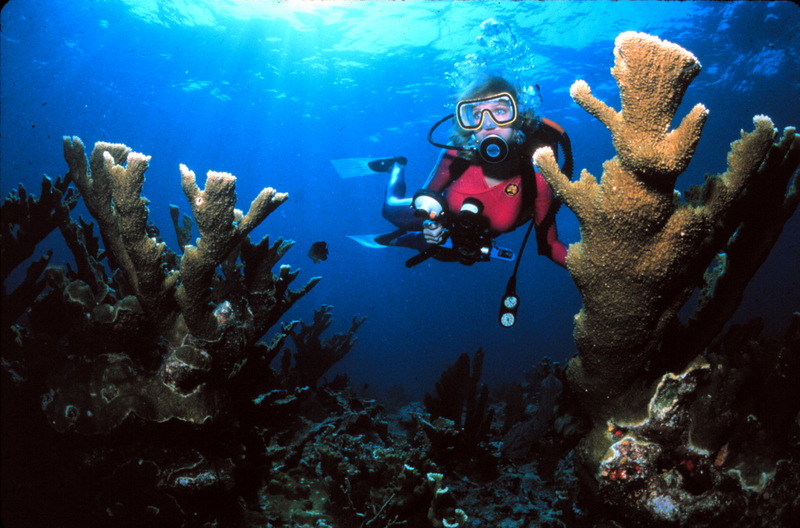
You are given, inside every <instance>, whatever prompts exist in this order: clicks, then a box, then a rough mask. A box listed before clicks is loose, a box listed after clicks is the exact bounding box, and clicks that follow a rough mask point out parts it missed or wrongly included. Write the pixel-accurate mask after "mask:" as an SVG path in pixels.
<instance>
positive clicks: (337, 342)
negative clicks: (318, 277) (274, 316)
mask: <svg viewBox="0 0 800 528" xmlns="http://www.w3.org/2000/svg"><path fill="white" fill-rule="evenodd" d="M332 309H333V307H332V306H330V305H323V306H322V307H321V308H320V309H319V310H316V311H315V312H314V322H313V323H312V324H310V325H306V324H305V323H303V322H300V325H299V330H296V331H295V332H292V333H291V334H289V335H290V337H291V338H292V341H294V343H295V347H296V351H295V353H294V355H293V359H294V372H295V373H296V375H297V376H296V377H297V379H296V380H294V381H295V383H296V384H297V385H301V386H302V385H308V386H310V387H316V386H317V381H318V380H319V378H320V377H321V376H322V375H323V374H324V373H325V372H327V371H328V370H329V369H330V368H331V367H332V366H333V365H334V364H335V363H337V362H338V361H339V360H340V359H342V358H343V357H344V356H345V355H346V354H347V353H348V352H349V351H350V349H351V348H353V345H354V344H355V341H356V337H355V334H356V331H358V327H360V326H361V325H362V324H363V323H364V321H366V320H367V318H366V317H353V323H352V325H351V326H350V330H349V331H348V332H347V333H346V334H337V335H335V336H333V337H332V338H330V339H321V337H320V336H321V335H322V333H323V332H325V330H327V329H328V327H330V325H331V319H332V315H331V310H332ZM287 354H288V352H287ZM288 359H289V358H288V356H287V358H286V359H285V360H284V364H285V365H287V367H288Z"/></svg>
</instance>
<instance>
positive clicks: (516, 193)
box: [427, 150, 567, 267]
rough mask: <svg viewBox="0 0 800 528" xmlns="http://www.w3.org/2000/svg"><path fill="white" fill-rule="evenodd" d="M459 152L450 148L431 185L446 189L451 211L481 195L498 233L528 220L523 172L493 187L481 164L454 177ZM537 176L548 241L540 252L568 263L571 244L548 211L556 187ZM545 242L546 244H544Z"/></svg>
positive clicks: (542, 231)
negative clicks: (561, 235) (452, 168)
mask: <svg viewBox="0 0 800 528" xmlns="http://www.w3.org/2000/svg"><path fill="white" fill-rule="evenodd" d="M456 156H458V153H457V152H456V151H454V150H449V151H447V153H446V154H445V155H444V156H442V159H441V162H440V163H439V166H438V168H437V169H436V173H435V174H434V175H433V177H432V178H431V180H430V182H429V183H428V185H427V188H428V189H430V190H432V191H435V192H439V193H441V192H444V197H445V199H446V200H447V206H448V207H449V208H450V210H451V211H459V210H461V205H462V204H463V203H464V200H465V199H466V198H467V197H470V196H472V197H475V198H477V199H478V200H480V201H481V203H483V216H485V217H486V218H488V220H489V228H490V229H491V231H492V232H493V234H495V235H497V234H500V233H508V232H510V231H513V230H514V229H515V228H516V227H518V226H519V225H520V224H521V223H523V221H521V220H527V219H521V218H519V216H520V214H521V213H522V207H523V193H524V192H525V191H524V189H523V186H522V175H521V174H516V175H514V176H513V177H511V178H509V179H507V180H503V181H502V182H501V183H499V184H497V185H495V186H493V187H489V184H488V183H486V178H485V177H484V174H483V169H482V168H481V166H480V165H476V164H470V165H469V166H468V167H467V169H466V170H465V171H464V172H463V173H462V174H461V175H460V176H459V177H458V178H457V179H455V180H452V181H451V173H450V165H451V164H452V163H453V160H454V159H455V158H456ZM535 178H536V199H535V200H534V204H533V215H534V222H535V223H536V230H537V233H538V234H539V237H538V238H539V240H541V241H544V242H545V244H542V243H540V247H539V252H540V253H542V254H544V255H545V256H547V257H549V258H550V259H552V260H553V262H555V263H556V264H558V265H560V266H564V267H566V263H565V259H566V256H567V246H566V245H565V244H564V243H563V242H561V241H560V240H559V239H558V232H557V230H556V223H555V218H554V215H552V214H551V215H548V212H549V211H550V208H551V207H552V205H553V200H554V197H553V191H552V190H551V189H550V186H549V185H547V182H546V181H545V180H544V178H543V177H542V175H541V174H539V173H538V172H536V173H535ZM443 190H444V191H443ZM542 245H546V247H541V246H542Z"/></svg>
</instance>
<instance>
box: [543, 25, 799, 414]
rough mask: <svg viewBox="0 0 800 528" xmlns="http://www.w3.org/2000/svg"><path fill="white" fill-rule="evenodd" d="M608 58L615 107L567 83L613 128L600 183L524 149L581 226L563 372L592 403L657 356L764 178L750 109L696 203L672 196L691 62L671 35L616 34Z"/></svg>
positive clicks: (698, 116)
mask: <svg viewBox="0 0 800 528" xmlns="http://www.w3.org/2000/svg"><path fill="white" fill-rule="evenodd" d="M615 57H616V61H615V66H614V68H613V69H612V70H611V72H612V75H613V76H614V77H615V78H616V80H617V84H618V86H619V88H620V94H621V98H622V110H621V111H619V112H617V111H615V110H613V109H611V108H610V107H608V106H607V105H605V103H603V102H601V101H599V100H597V99H595V98H594V97H593V96H592V95H591V92H590V90H589V87H588V85H587V84H586V83H585V82H583V81H578V82H576V83H575V84H574V85H573V87H572V90H571V93H572V96H573V98H574V99H575V101H576V102H577V103H578V104H579V105H581V106H582V107H583V108H585V109H586V110H587V111H588V112H589V113H591V114H592V115H594V116H595V117H597V118H598V119H599V120H600V121H601V122H603V123H604V124H605V125H606V126H607V127H608V128H609V130H610V131H611V133H612V136H613V139H614V146H615V148H616V150H617V156H616V157H614V158H613V159H611V160H609V161H607V162H605V164H604V165H603V169H604V172H603V177H602V181H601V182H600V183H598V181H597V180H596V178H595V177H594V176H592V175H591V174H589V173H588V172H587V171H586V170H584V171H583V172H582V173H581V177H580V180H579V181H577V182H570V181H569V180H568V178H567V177H566V176H565V175H564V174H562V173H561V172H560V171H559V169H558V165H557V164H556V161H555V159H554V157H553V155H552V152H551V151H550V150H549V149H547V148H543V149H539V150H538V151H537V152H536V153H535V154H534V161H535V163H536V164H537V165H538V166H539V168H540V170H541V172H542V174H543V175H544V177H545V179H546V180H547V181H548V183H549V184H550V185H551V186H552V187H553V189H554V191H555V193H556V194H557V195H558V197H559V198H560V199H561V200H563V202H564V203H565V204H566V205H567V206H568V207H569V208H570V209H572V210H573V211H574V212H575V214H576V215H577V217H578V220H579V221H580V224H581V241H580V242H578V243H576V244H573V245H572V246H571V247H570V251H569V254H568V256H567V267H568V269H569V271H570V273H571V274H572V277H573V279H574V280H575V283H576V285H577V286H578V289H579V290H580V292H581V295H582V297H583V306H582V308H581V311H580V313H578V314H577V315H576V317H575V332H574V336H575V340H576V343H577V345H578V349H579V351H580V354H579V356H578V357H576V358H575V359H573V360H572V361H571V362H570V364H569V366H568V369H567V375H568V379H569V381H570V382H571V384H572V386H573V388H574V389H577V391H578V393H579V394H582V395H584V396H585V397H586V398H585V402H586V403H587V404H588V405H590V406H591V407H592V408H595V409H597V407H598V406H599V407H603V406H605V405H606V404H607V403H609V402H610V399H612V398H613V397H614V396H616V395H619V394H621V393H622V392H624V391H625V390H627V389H628V388H629V387H630V385H631V384H632V383H633V382H634V380H636V379H637V377H639V376H641V375H642V372H643V370H644V368H645V366H646V365H647V363H648V362H649V361H652V360H653V359H654V358H655V357H657V354H658V353H659V352H660V351H661V349H662V343H663V339H664V336H665V333H666V331H667V330H668V329H670V328H674V326H675V324H676V320H677V319H676V318H677V312H678V310H679V309H680V308H681V306H682V305H683V304H684V303H685V302H686V301H687V299H688V298H689V297H690V295H691V293H692V292H693V291H694V290H695V288H696V286H697V285H698V284H700V283H701V281H702V276H703V272H704V271H705V269H706V268H707V267H708V265H709V264H710V263H711V261H712V259H713V258H714V256H715V255H716V254H717V253H718V252H720V251H722V250H723V248H724V246H725V244H726V241H727V240H728V239H729V238H730V237H731V236H732V235H733V233H734V232H735V230H736V229H737V228H738V227H739V224H740V223H741V221H742V215H741V208H742V204H743V203H744V202H745V201H746V199H747V198H748V191H749V190H750V189H751V188H752V187H754V186H755V184H756V183H757V182H758V180H759V179H761V178H769V177H770V176H771V175H770V174H769V173H766V174H762V172H763V170H760V169H762V163H763V162H764V160H765V159H766V158H767V155H768V153H770V152H771V151H775V149H776V147H774V146H773V141H774V139H775V137H776V131H775V130H774V128H773V125H772V122H771V121H770V120H769V118H767V117H765V116H757V117H756V118H755V119H754V122H755V130H754V131H753V132H752V133H743V134H742V139H741V140H739V141H737V142H735V143H734V144H733V145H732V149H731V153H730V154H729V156H728V170H727V172H726V173H725V174H723V175H722V176H719V177H712V178H709V179H708V181H707V183H706V185H705V186H704V187H705V192H704V193H702V194H703V197H704V199H703V200H702V203H685V202H682V201H680V200H679V199H677V198H676V193H675V191H674V184H675V180H676V178H677V176H678V175H679V174H680V173H681V172H682V171H683V170H684V169H685V168H686V166H687V164H688V162H689V160H691V158H692V155H693V154H694V149H695V147H696V145H697V141H698V140H699V137H700V131H701V129H702V125H703V122H704V120H705V116H706V114H707V111H706V109H705V107H703V106H702V105H697V106H695V107H694V109H693V110H692V111H691V112H690V113H689V114H688V115H687V116H686V117H685V118H684V119H683V121H682V123H681V125H680V126H679V127H678V128H677V129H675V130H672V131H670V130H669V124H670V123H671V122H672V119H673V117H674V114H675V111H676V110H677V107H678V105H679V104H680V101H681V99H682V97H683V94H684V93H685V90H686V87H687V86H688V84H689V83H690V82H691V80H692V79H693V78H694V77H695V76H696V75H697V73H698V72H699V69H700V65H699V63H698V62H697V60H696V59H695V58H694V56H693V55H692V54H691V53H689V52H688V51H686V50H683V49H682V48H680V47H679V46H677V45H675V44H671V43H668V42H663V41H661V40H659V39H658V38H656V37H652V36H650V35H645V34H641V33H633V32H628V33H623V34H621V35H620V36H619V37H618V38H617V40H616V49H615ZM787 134H791V136H792V137H791V138H790V139H789V140H788V141H783V142H782V143H780V145H785V146H784V148H783V150H779V151H778V152H775V153H774V155H775V156H777V157H778V159H781V158H785V157H790V155H789V152H790V151H791V149H792V148H795V149H796V147H791V145H792V144H794V143H795V142H796V140H795V139H794V134H793V131H788V132H787ZM789 163H790V164H791V163H792V162H791V161H790V162H789ZM795 165H796V164H795ZM789 174H791V170H790V171H789ZM787 181H788V178H787ZM784 189H785V183H784ZM783 221H785V218H784V219H783ZM781 225H782V224H781ZM745 284H746V282H745ZM742 287H743V285H742Z"/></svg>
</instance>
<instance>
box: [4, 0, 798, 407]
mask: <svg viewBox="0 0 800 528" xmlns="http://www.w3.org/2000/svg"><path fill="white" fill-rule="evenodd" d="M798 13H799V11H798V9H797V7H796V6H794V5H793V4H791V3H789V2H771V3H767V2H735V3H734V2H707V3H706V2H703V3H701V2H586V3H582V2H477V1H475V2H413V1H406V2H327V1H326V2H241V1H227V2H222V1H210V0H208V1H199V0H198V1H191V2H188V1H187V2H180V1H171V2H170V1H163V2H156V1H142V0H128V1H122V0H106V1H93V2H89V1H83V2H79V1H69V0H48V1H36V0H12V1H11V2H10V3H9V4H8V5H6V6H5V7H4V8H3V11H2V63H1V64H2V72H1V74H2V78H1V79H0V80H1V81H2V88H1V90H2V92H1V95H2V140H1V143H0V147H1V148H2V150H1V151H0V154H1V157H2V192H3V195H5V194H6V193H8V192H9V191H10V190H11V189H12V188H13V187H15V186H16V185H17V184H18V183H19V182H23V183H24V184H25V186H26V187H27V188H28V190H29V191H31V192H33V193H35V194H38V186H39V181H40V179H41V176H42V174H44V173H46V174H48V175H50V176H52V177H55V176H60V175H62V174H63V173H64V172H66V164H65V162H64V161H63V157H62V151H61V137H62V136H63V135H77V136H80V137H81V138H82V139H83V140H84V142H85V143H86V144H87V147H88V148H89V149H91V145H92V144H93V143H94V142H95V141H99V140H103V141H112V142H121V143H125V144H127V145H128V146H130V147H131V148H133V149H134V150H136V151H139V152H144V153H146V154H149V155H152V160H151V168H150V169H149V170H148V172H147V183H146V185H145V192H144V194H145V195H146V196H147V197H148V198H149V199H150V200H151V202H152V203H151V205H150V211H151V218H152V219H153V220H154V221H155V222H156V223H157V224H158V225H159V226H160V227H161V230H162V234H163V235H164V236H165V238H166V239H167V241H168V243H169V244H170V245H171V246H172V247H173V249H175V238H174V234H173V231H172V229H171V226H170V220H169V214H168V206H169V204H170V203H175V204H177V205H179V206H180V207H181V208H182V210H183V211H185V212H188V206H187V204H186V201H185V198H184V196H183V195H182V193H181V190H180V183H179V182H180V180H179V173H178V164H179V163H185V164H186V165H188V166H189V168H191V169H193V170H194V171H195V172H196V173H197V174H198V177H199V182H198V183H199V184H200V186H201V187H202V185H203V182H204V181H205V179H204V176H203V175H204V174H205V172H206V171H207V170H218V171H227V172H231V173H233V174H235V175H236V176H237V177H238V178H239V179H238V195H239V202H238V207H239V208H241V209H244V210H246V209H247V207H248V206H249V203H250V201H251V200H252V199H253V198H254V197H255V196H256V194H257V193H258V191H259V190H260V189H261V188H262V187H265V186H272V187H275V188H277V189H278V190H279V191H286V192H288V193H289V194H290V200H289V201H288V202H287V203H285V204H284V205H283V206H281V207H280V208H279V209H278V210H277V211H276V212H275V213H274V214H273V215H272V216H271V217H269V218H268V220H267V221H266V222H265V223H264V224H263V225H262V226H260V227H259V228H258V230H257V231H256V232H255V233H254V235H253V237H254V238H256V239H258V238H260V237H261V236H263V235H264V234H267V233H269V234H271V235H272V236H274V237H277V236H283V237H285V238H290V239H293V240H295V241H296V242H297V244H296V246H295V248H294V249H292V250H291V251H290V252H289V254H288V255H287V256H286V257H285V258H284V260H283V263H288V264H291V265H292V266H293V267H300V268H301V269H302V272H301V274H300V276H299V278H298V281H297V282H298V283H300V282H302V281H305V280H308V279H309V278H311V277H312V276H314V275H322V276H323V281H322V282H321V283H320V284H319V285H318V286H317V287H316V289H315V290H313V292H312V293H311V294H309V295H308V296H306V297H305V298H304V299H302V300H301V301H300V302H299V303H298V304H297V305H296V306H295V308H293V309H292V311H291V312H289V313H288V314H287V318H303V319H305V320H310V318H311V315H312V313H313V310H314V308H316V307H318V306H319V305H320V304H323V303H327V304H332V305H334V316H335V322H334V329H335V330H336V331H344V330H346V329H347V327H348V326H349V323H350V318H351V317H352V316H353V315H355V314H360V315H364V316H367V317H368V318H369V319H368V321H367V322H366V323H365V324H364V325H363V326H362V327H361V330H360V331H359V333H358V336H359V341H358V343H357V345H356V347H355V349H354V350H353V351H352V352H351V354H350V355H349V356H348V357H347V358H346V359H345V360H344V361H343V362H342V363H341V364H340V365H338V366H337V367H336V369H335V370H336V372H347V373H348V374H350V376H351V377H352V378H353V380H354V381H355V382H356V383H357V384H359V385H360V384H362V383H369V384H370V385H371V387H372V390H376V391H377V390H379V388H385V387H388V386H391V385H393V384H398V383H399V384H402V385H404V386H405V387H406V389H407V390H408V391H409V392H411V393H412V394H418V393H420V392H422V391H428V390H431V389H432V386H433V383H434V381H435V380H436V379H437V377H438V376H439V374H440V373H441V371H442V369H443V368H445V366H446V365H448V364H450V363H452V361H453V360H454V359H455V357H456V356H457V355H458V354H460V353H462V352H469V353H472V352H474V350H475V349H476V348H477V347H478V346H483V347H484V348H485V350H486V362H485V367H484V377H485V379H486V380H487V381H488V382H489V383H491V384H493V385H496V384H499V383H502V382H504V381H509V380H518V379H520V378H521V376H522V373H523V372H524V371H525V370H526V369H528V368H529V367H530V366H531V365H533V364H535V363H536V362H537V361H538V360H539V359H540V358H541V357H542V356H544V355H550V356H551V357H554V358H556V359H559V360H564V359H566V358H568V357H569V356H571V355H572V354H573V353H574V351H575V349H574V344H573V341H572V317H573V315H574V314H575V313H576V312H577V311H578V309H579V308H580V297H579V295H578V294H577V291H576V289H575V287H574V285H573V283H572V281H571V279H570V277H569V275H568V274H567V273H566V272H565V271H564V270H562V269H560V268H559V267H557V266H555V265H554V264H553V263H551V262H550V261H548V260H546V259H544V258H541V257H536V256H535V254H534V253H535V252H534V251H529V252H528V254H527V255H526V257H525V259H524V262H523V263H522V265H521V272H520V273H521V277H520V280H519V282H518V293H519V294H520V296H521V298H522V302H523V304H522V307H521V309H520V317H521V321H520V324H518V325H517V326H516V327H515V328H513V329H511V330H505V329H501V328H500V326H499V325H498V324H497V322H496V319H497V310H498V303H499V298H500V296H501V294H502V292H503V290H504V288H505V282H506V280H507V278H508V275H509V274H510V272H511V269H512V265H511V264H508V263H497V262H495V263H490V264H483V265H477V266H474V267H472V268H466V267H463V266H459V265H456V264H444V263H439V262H426V263H424V264H422V265H420V266H418V267H416V268H413V269H410V270H409V269H406V268H405V267H404V265H403V262H404V261H405V259H406V258H408V257H409V256H410V254H409V253H408V252H407V251H405V250H401V249H383V250H369V249H366V248H363V247H361V246H359V245H358V244H356V243H355V242H353V241H352V240H350V239H349V238H347V235H356V234H367V233H380V232H383V231H387V230H389V229H390V228H391V226H390V225H389V224H388V223H386V222H385V221H384V220H383V219H382V218H381V216H380V205H381V199H382V195H383V191H384V185H385V183H386V180H385V175H374V176H370V177H363V178H351V179H342V178H340V177H339V176H338V175H337V173H336V172H335V171H334V169H333V166H332V165H331V163H330V160H332V159H339V158H361V157H376V156H387V155H401V154H402V155H404V156H406V157H408V158H409V160H410V162H409V166H408V172H407V174H408V183H409V189H414V188H417V187H419V186H421V185H422V183H423V182H424V180H425V179H426V177H427V175H428V172H429V171H430V169H431V168H432V165H433V163H434V161H435V159H436V157H437V155H438V154H439V152H438V151H437V149H436V148H434V147H431V146H430V145H429V144H428V143H427V141H426V139H425V137H426V134H427V131H428V129H429V127H430V125H431V124H432V123H433V122H435V120H437V119H438V118H439V117H441V116H443V115H445V114H446V113H449V109H448V108H447V107H446V105H447V103H448V102H449V101H451V97H452V95H453V94H452V87H451V85H450V83H449V81H448V80H447V75H448V74H449V73H451V72H452V71H453V69H454V64H455V63H457V62H459V61H463V60H464V57H465V56H466V55H467V54H468V53H473V52H476V51H477V52H480V50H481V48H480V47H479V46H478V45H477V44H476V36H477V35H478V34H479V33H480V27H479V26H480V23H481V22H482V21H484V20H485V19H487V18H490V17H494V18H495V19H496V20H498V21H502V22H506V23H508V24H509V25H510V27H511V28H512V30H513V31H514V33H515V35H516V37H517V39H518V41H519V42H521V43H524V44H525V45H526V46H527V47H528V48H529V49H530V50H531V52H532V54H531V56H530V57H529V59H528V64H534V65H535V68H534V69H533V70H531V71H532V73H531V82H532V83H538V84H539V86H540V87H541V91H542V95H543V98H544V104H543V106H542V108H541V113H542V114H543V115H544V116H546V117H549V118H551V119H553V120H555V121H557V122H558V123H560V124H562V125H563V126H564V127H565V128H566V129H567V130H568V132H569V133H570V135H571V137H572V141H573V145H574V150H575V158H576V159H575V162H576V163H575V165H576V169H578V170H580V169H583V168H586V169H587V170H589V171H590V172H591V173H592V174H594V175H595V176H597V177H599V176H600V174H601V173H602V168H601V164H602V162H603V161H604V160H606V159H609V158H610V157H612V156H613V155H614V151H613V149H612V147H611V140H610V136H609V134H608V131H607V130H606V129H605V128H604V127H603V126H602V125H601V124H600V123H598V122H597V121H596V120H594V119H593V118H591V117H590V116H589V115H588V114H586V113H585V112H584V111H583V110H582V109H580V108H579V107H578V106H577V105H576V104H575V103H573V102H572V100H571V99H570V97H569V93H568V92H569V86H570V85H571V84H572V83H573V82H574V81H575V80H576V79H585V80H586V81H587V82H588V83H589V85H590V86H591V87H592V90H593V92H594V93H595V95H596V96H597V97H599V98H600V99H602V100H604V101H606V102H607V103H608V104H610V105H612V106H615V107H618V106H619V96H618V92H617V89H616V85H615V84H614V80H613V78H612V77H611V76H610V73H609V68H610V67H611V66H612V65H613V56H612V50H613V47H614V39H615V37H616V36H617V35H618V34H619V33H621V32H622V31H626V30H636V31H644V32H648V33H651V34H654V35H657V36H659V37H661V38H663V39H665V40H669V41H671V42H675V43H677V44H679V45H681V46H683V47H684V48H686V49H688V50H690V51H692V52H693V53H694V54H695V55H696V56H697V57H698V59H699V60H700V62H701V63H702V65H703V71H702V73H701V74H700V75H699V76H698V78H697V79H696V80H695V82H694V83H693V84H692V85H691V87H690V88H689V90H688V92H687V94H686V96H685V98H684V105H683V107H682V108H681V110H680V111H679V113H678V119H680V118H682V117H683V116H684V115H685V114H686V112H687V111H688V109H689V108H691V106H693V105H694V104H696V103H697V102H702V103H704V104H705V105H706V106H707V107H708V108H709V109H710V110H711V114H710V116H709V119H708V122H707V125H706V127H705V130H704V134H703V138H702V140H701V142H700V145H699V148H698V151H697V154H696V156H695V159H694V160H693V161H692V163H691V165H690V167H689V169H688V171H687V172H686V173H685V174H684V175H683V176H682V177H681V178H680V179H679V180H678V188H679V189H682V190H683V189H686V188H687V187H688V186H689V185H690V184H694V183H701V182H702V179H703V175H704V174H705V173H708V172H712V173H716V172H722V171H724V170H725V156H726V154H727V152H728V145H729V143H730V142H732V141H734V140H735V139H737V138H738V137H739V131H740V129H746V130H752V118H753V116H754V115H756V114H766V115H768V116H770V117H771V118H772V119H773V121H774V122H775V125H776V126H777V127H778V128H781V129H782V128H783V127H785V126H789V125H798V124H800V113H799V112H798V101H800V97H799V96H800V87H798V82H799V80H798V71H800V68H798V55H797V51H796V50H795V48H796V40H797V35H798V30H800V17H798ZM81 211H82V214H84V216H85V215H86V213H85V210H81ZM558 223H559V229H560V232H561V238H562V239H563V240H564V241H565V242H567V243H570V242H575V241H577V239H578V238H579V234H578V226H577V222H576V221H575V218H574V216H573V215H572V213H571V212H569V211H568V210H567V209H566V208H562V211H561V212H560V213H559V217H558ZM799 224H800V221H798V218H797V216H796V217H795V218H794V219H792V220H791V221H790V223H789V224H788V225H787V228H786V230H785V231H784V233H783V235H782V237H781V239H780V241H779V242H778V246H777V247H776V248H775V250H774V252H773V254H772V256H771V257H770V259H769V261H768V262H767V263H766V264H765V265H764V267H763V268H762V270H761V271H760V273H759V275H758V276H757V277H756V279H755V280H754V281H753V283H752V284H751V286H750V287H749V288H748V291H747V293H746V297H745V301H744V305H743V306H742V308H741V309H740V310H739V312H738V313H737V315H736V317H735V319H736V320H737V321H742V320H747V319H749V318H750V317H752V316H755V315H763V316H764V317H765V318H766V320H767V328H768V330H770V331H773V332H777V331H782V330H783V329H785V327H786V325H787V323H788V320H789V315H790V313H791V311H793V310H798V309H800V292H798V287H797V282H796V269H797V262H798V261H800V258H799V257H800V250H799V249H798V232H799V231H800V227H799ZM521 238H522V233H521V232H517V233H514V234H511V235H506V236H504V237H502V239H501V241H500V243H501V244H502V245H505V246H508V247H511V248H517V247H518V246H519V243H520V241H521ZM317 240H326V241H327V242H328V244H329V246H330V253H331V256H330V259H329V260H328V261H326V262H323V263H320V264H316V265H315V264H313V263H312V262H311V260H310V259H309V258H308V257H307V256H306V252H307V251H308V248H309V247H310V246H311V244H312V243H314V242H315V241H317ZM48 243H49V244H50V245H51V246H57V247H58V254H57V257H56V259H55V262H59V261H63V260H66V259H70V258H71V257H70V255H69V253H68V252H67V251H66V249H65V248H64V247H63V244H62V243H61V241H60V239H59V236H58V235H57V234H56V235H54V236H52V237H51V238H50V240H48ZM44 249H46V248H45V247H41V248H40V251H44ZM298 285H299V284H298ZM267 337H269V335H268V336H267Z"/></svg>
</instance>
